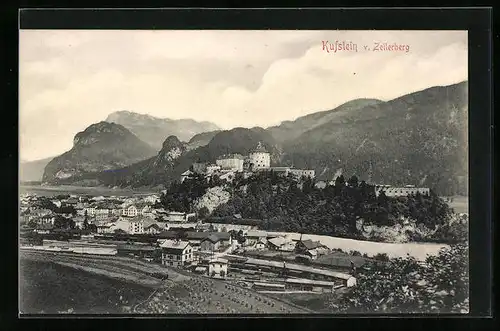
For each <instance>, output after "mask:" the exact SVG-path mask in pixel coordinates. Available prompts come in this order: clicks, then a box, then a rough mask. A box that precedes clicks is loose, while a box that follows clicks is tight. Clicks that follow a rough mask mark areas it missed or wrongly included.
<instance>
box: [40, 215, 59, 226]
mask: <svg viewBox="0 0 500 331" xmlns="http://www.w3.org/2000/svg"><path fill="white" fill-rule="evenodd" d="M55 220H56V218H55V216H54V215H53V214H47V215H43V216H40V217H38V219H37V221H36V223H37V224H39V225H45V224H50V225H54V222H55Z"/></svg>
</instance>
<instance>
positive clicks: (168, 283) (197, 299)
mask: <svg viewBox="0 0 500 331" xmlns="http://www.w3.org/2000/svg"><path fill="white" fill-rule="evenodd" d="M23 256H24V257H25V258H30V257H32V258H35V259H39V260H43V261H51V262H56V263H60V264H63V265H64V264H67V265H68V264H69V265H72V266H76V267H78V266H81V267H82V269H85V268H91V269H96V270H103V271H104V272H105V273H110V274H114V275H115V277H117V275H118V276H119V275H122V276H124V278H128V279H129V280H131V281H132V282H142V283H150V284H155V286H154V287H155V288H156V289H155V291H154V292H153V293H152V294H151V295H150V297H149V298H148V299H147V300H145V301H143V302H141V303H140V304H138V305H136V306H135V307H134V308H133V312H135V313H145V314H148V313H154V314H193V313H197V314H237V313H240V314H241V313H248V314H268V313H271V314H272V313H274V314H290V313H311V311H310V310H308V309H306V308H303V307H300V306H297V305H294V304H291V303H289V302H285V301H282V300H278V299H276V298H273V297H271V296H267V295H264V294H261V293H258V292H256V291H253V290H251V289H248V288H244V287H241V286H238V285H236V284H234V283H232V282H228V281H224V280H216V279H212V278H210V277H205V276H201V275H196V274H192V273H189V272H187V271H184V270H175V269H173V268H172V269H171V268H169V267H166V266H162V265H156V264H151V263H147V262H143V261H139V260H135V259H131V258H123V257H116V256H113V257H108V256H83V255H81V254H74V253H73V254H72V253H63V254H60V253H51V252H37V251H24V252H21V258H23ZM158 271H162V272H165V271H166V272H167V273H168V274H169V279H168V280H161V279H159V278H155V277H154V276H153V274H154V273H155V272H158ZM173 274H177V275H179V276H180V277H175V280H173V279H171V278H174V277H170V275H173ZM118 278H120V277H118Z"/></svg>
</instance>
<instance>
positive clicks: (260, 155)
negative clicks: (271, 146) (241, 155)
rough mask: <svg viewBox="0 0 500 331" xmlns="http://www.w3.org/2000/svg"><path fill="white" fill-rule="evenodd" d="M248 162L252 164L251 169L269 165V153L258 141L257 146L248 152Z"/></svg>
mask: <svg viewBox="0 0 500 331" xmlns="http://www.w3.org/2000/svg"><path fill="white" fill-rule="evenodd" d="M249 158H250V164H252V165H253V170H259V169H269V167H270V166H271V155H270V154H269V152H268V151H267V150H266V148H265V147H264V146H263V145H262V143H261V142H260V141H259V143H258V145H257V148H255V149H254V150H253V151H252V152H250V154H249Z"/></svg>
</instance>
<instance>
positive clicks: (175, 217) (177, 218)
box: [166, 211, 196, 222]
mask: <svg viewBox="0 0 500 331" xmlns="http://www.w3.org/2000/svg"><path fill="white" fill-rule="evenodd" d="M194 216H196V214H195V213H183V212H179V211H169V212H167V214H166V219H167V222H187V221H188V220H189V218H192V217H194Z"/></svg>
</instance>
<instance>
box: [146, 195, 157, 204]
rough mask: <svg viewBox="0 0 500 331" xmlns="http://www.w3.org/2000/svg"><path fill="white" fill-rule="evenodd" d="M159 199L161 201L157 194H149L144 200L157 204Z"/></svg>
mask: <svg viewBox="0 0 500 331" xmlns="http://www.w3.org/2000/svg"><path fill="white" fill-rule="evenodd" d="M158 201H160V197H159V196H157V195H156V194H153V195H148V196H147V197H145V198H144V202H146V203H149V204H155V203H157V202H158Z"/></svg>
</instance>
